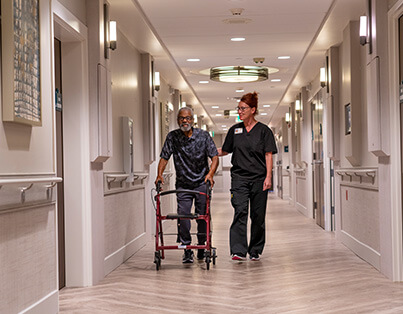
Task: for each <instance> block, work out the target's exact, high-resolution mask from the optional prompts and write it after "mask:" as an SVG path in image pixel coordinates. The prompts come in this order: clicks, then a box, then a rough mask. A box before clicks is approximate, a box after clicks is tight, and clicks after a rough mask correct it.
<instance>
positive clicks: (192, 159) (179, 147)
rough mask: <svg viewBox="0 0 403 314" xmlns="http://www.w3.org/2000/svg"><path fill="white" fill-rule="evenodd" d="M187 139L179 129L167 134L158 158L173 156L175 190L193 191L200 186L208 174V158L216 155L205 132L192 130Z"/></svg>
mask: <svg viewBox="0 0 403 314" xmlns="http://www.w3.org/2000/svg"><path fill="white" fill-rule="evenodd" d="M192 129H193V133H192V136H191V137H190V138H189V137H187V136H186V135H185V133H184V132H183V131H182V130H181V129H176V130H173V131H171V132H169V133H168V135H167V137H166V139H165V143H164V146H163V147H162V151H161V155H160V157H161V158H163V159H165V160H169V158H170V157H171V155H172V154H173V156H174V164H175V170H176V188H178V187H181V188H185V189H193V188H195V187H198V186H200V185H201V184H202V183H203V182H204V179H205V177H206V175H207V173H208V172H209V164H208V157H210V158H212V157H214V156H217V155H218V152H217V148H216V146H215V144H214V141H213V139H212V138H211V136H210V134H209V133H208V132H207V131H204V130H202V129H198V128H192Z"/></svg>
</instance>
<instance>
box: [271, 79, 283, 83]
mask: <svg viewBox="0 0 403 314" xmlns="http://www.w3.org/2000/svg"><path fill="white" fill-rule="evenodd" d="M271 82H281V80H280V79H272V80H271Z"/></svg>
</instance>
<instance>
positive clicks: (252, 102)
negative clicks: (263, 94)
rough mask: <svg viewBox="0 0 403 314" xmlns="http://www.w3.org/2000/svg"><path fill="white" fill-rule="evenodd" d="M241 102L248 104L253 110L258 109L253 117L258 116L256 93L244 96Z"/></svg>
mask: <svg viewBox="0 0 403 314" xmlns="http://www.w3.org/2000/svg"><path fill="white" fill-rule="evenodd" d="M241 101H242V102H244V103H245V104H247V105H248V106H249V107H251V108H256V110H255V113H254V114H253V115H257V113H258V111H257V101H258V96H257V93H256V92H253V93H248V94H245V95H243V96H242V98H241Z"/></svg>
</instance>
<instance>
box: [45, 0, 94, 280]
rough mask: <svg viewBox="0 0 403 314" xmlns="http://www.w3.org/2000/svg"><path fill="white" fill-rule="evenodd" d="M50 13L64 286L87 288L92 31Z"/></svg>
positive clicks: (58, 11) (60, 11) (56, 10)
mask: <svg viewBox="0 0 403 314" xmlns="http://www.w3.org/2000/svg"><path fill="white" fill-rule="evenodd" d="M52 9H53V15H52V18H53V28H52V31H53V34H52V38H54V37H57V38H58V39H59V40H60V41H61V43H62V47H61V50H62V68H63V73H62V82H63V92H64V95H63V96H64V97H63V137H64V144H63V148H64V149H63V150H64V156H63V158H64V174H65V175H64V192H65V193H64V197H65V262H66V264H65V265H66V287H71V286H89V285H91V284H92V253H91V252H92V249H91V248H92V243H91V199H90V195H91V187H90V186H91V185H90V182H91V180H90V179H91V178H90V162H89V160H90V151H89V147H90V138H89V86H88V38H87V37H88V35H87V32H88V30H87V27H86V26H85V25H84V24H83V23H82V22H80V21H79V20H78V19H77V18H76V17H75V16H74V15H73V14H71V12H70V11H68V10H67V9H66V8H65V7H64V6H63V5H61V4H60V3H59V2H58V1H52ZM52 49H53V48H52ZM52 62H54V60H53V59H52ZM67 65H68V66H67Z"/></svg>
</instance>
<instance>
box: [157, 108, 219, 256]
mask: <svg viewBox="0 0 403 314" xmlns="http://www.w3.org/2000/svg"><path fill="white" fill-rule="evenodd" d="M177 121H178V125H179V129H176V130H173V131H171V132H169V133H168V135H167V137H166V139H165V143H164V146H163V147H162V151H161V154H160V157H161V158H160V161H159V163H158V174H157V179H156V180H155V184H157V183H158V182H159V181H160V182H161V184H164V178H163V175H162V174H163V172H164V170H165V167H166V165H167V163H168V160H169V158H170V157H171V155H173V158H174V159H173V160H174V165H175V171H176V184H175V186H176V190H194V191H199V192H203V193H207V191H206V182H207V180H208V181H209V182H210V184H211V187H212V186H213V185H214V181H213V176H214V174H215V172H216V170H217V167H218V151H217V148H216V146H215V144H214V142H213V139H212V138H211V136H210V134H209V133H208V132H207V131H204V130H202V129H199V128H194V127H193V110H192V109H191V108H189V107H183V108H181V109H179V111H178V120H177ZM208 158H210V159H211V167H210V168H209V164H208ZM193 200H194V202H195V212H196V213H198V214H201V215H203V214H204V212H205V210H206V198H205V197H203V195H195V194H190V193H177V204H178V214H190V211H191V208H192V204H193ZM196 221H197V240H198V245H203V244H204V243H205V242H206V239H207V234H206V221H204V220H196ZM190 226H191V222H190V220H188V219H180V220H179V227H178V239H177V242H179V243H181V244H182V245H190V244H191V240H192V238H191V234H190ZM197 258H198V259H203V258H204V249H198V252H197ZM182 262H183V263H193V251H192V250H190V249H185V250H184V255H183V259H182Z"/></svg>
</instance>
